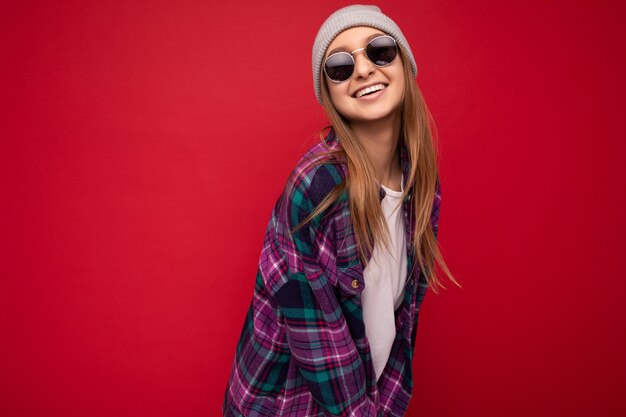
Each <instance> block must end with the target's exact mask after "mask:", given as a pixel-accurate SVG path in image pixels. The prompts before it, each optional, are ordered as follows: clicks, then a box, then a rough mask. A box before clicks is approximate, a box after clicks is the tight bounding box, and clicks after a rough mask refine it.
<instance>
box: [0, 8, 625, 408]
mask: <svg viewBox="0 0 626 417" xmlns="http://www.w3.org/2000/svg"><path fill="white" fill-rule="evenodd" d="M6 3H8V2H5V4H4V5H3V6H2V11H1V13H0V16H1V17H0V23H1V24H0V31H1V33H0V35H1V36H0V45H1V48H2V49H1V51H2V52H1V53H2V55H1V56H2V60H1V61H2V65H1V69H0V71H1V72H2V87H1V91H2V93H1V94H2V101H1V105H2V108H1V112H0V113H1V116H0V117H2V120H1V126H0V129H1V131H0V132H1V133H0V136H1V137H2V139H1V151H0V175H1V177H0V180H1V182H0V184H1V194H0V198H1V200H0V201H1V206H0V207H1V213H0V234H1V236H2V240H1V242H2V246H1V251H0V261H1V263H0V276H1V278H0V279H1V287H0V325H1V332H2V339H1V344H0V378H1V379H0V384H1V387H0V415H2V416H42V415H46V416H87V415H89V416H120V417H121V416H201V415H202V416H205V415H218V414H219V409H220V405H221V400H222V397H223V392H224V389H225V385H226V379H227V377H228V373H229V370H230V365H231V362H232V359H233V355H234V349H235V344H236V341H237V338H238V335H239V332H240V329H241V325H242V323H243V319H244V316H245V312H246V308H247V306H248V303H249V301H250V298H251V295H252V289H253V281H254V276H255V272H256V262H257V259H258V255H259V251H260V248H261V242H262V239H263V234H264V231H265V226H266V224H267V220H268V218H269V214H270V211H271V208H272V206H273V204H274V202H275V200H276V198H277V196H278V194H279V192H280V190H281V188H282V186H283V184H284V181H285V179H286V177H287V175H288V173H289V170H290V169H291V167H292V166H293V165H294V163H295V162H296V161H297V159H298V158H299V157H300V155H301V153H302V152H303V151H304V150H305V149H306V148H307V147H308V146H309V145H310V144H311V143H313V142H315V141H316V140H317V139H316V137H317V132H318V131H319V129H320V128H321V127H322V126H323V125H324V122H325V118H324V115H323V113H322V110H321V107H320V106H319V105H318V104H317V102H316V101H315V98H314V95H313V86H312V82H311V73H310V71H311V68H310V58H311V56H310V54H311V46H312V43H313V39H314V36H315V34H316V32H317V29H318V28H319V25H320V24H321V23H322V22H323V20H324V19H325V18H326V17H327V16H328V15H329V14H330V13H331V12H332V11H333V10H335V9H336V8H338V7H339V6H342V5H344V4H346V2H343V1H342V2H330V1H316V2H314V3H307V4H304V5H300V6H296V5H294V3H292V2H289V1H277V2H272V4H271V5H270V4H265V3H262V2H255V3H246V2H238V1H221V2H210V1H196V2H156V1H134V2H114V1H62V2H61V1H56V2H11V4H10V5H9V4H6ZM619 5H621V2H609V1H603V2H594V1H572V2H554V1H530V2H500V1H495V0H494V1H472V2H467V1H458V0H450V1H439V0H433V1H427V0H423V1H419V2H409V1H404V2H385V3H382V2H381V6H382V8H383V11H385V12H386V13H387V14H388V15H390V16H391V17H392V18H394V19H395V20H396V21H397V22H398V24H399V25H400V27H401V28H402V29H403V31H404V33H405V35H406V37H407V38H408V39H409V42H410V43H411V46H412V48H413V51H414V53H415V57H416V60H417V63H418V67H419V75H418V81H419V83H420V86H421V88H422V90H423V92H424V94H425V97H426V99H427V102H428V103H429V105H430V108H431V110H432V113H433V115H434V118H435V120H436V122H437V124H438V130H439V135H440V142H439V152H440V160H441V162H440V169H441V172H440V177H441V182H442V191H443V206H442V212H441V220H440V232H439V233H440V234H439V240H440V243H441V246H442V248H443V253H444V256H445V258H446V260H447V262H448V265H449V266H450V268H451V269H452V271H453V272H454V273H455V275H456V277H457V278H458V279H459V280H460V281H461V283H462V284H463V287H464V288H463V289H458V288H455V287H450V289H449V290H448V291H444V292H443V293H441V294H440V295H435V294H434V293H432V292H431V293H430V294H429V295H427V298H426V299H425V301H424V307H423V309H422V314H421V315H420V327H419V332H418V340H417V344H416V356H417V357H416V359H415V362H414V369H415V392H414V397H413V400H412V403H411V407H410V411H409V413H408V415H410V416H418V415H419V416H432V417H434V416H528V415H532V416H555V415H562V416H588V415H597V416H609V415H626V414H625V413H626V396H624V389H625V387H626V359H625V355H624V352H625V348H626V340H625V339H626V325H625V320H624V318H625V317H626V314H625V313H626V311H625V310H626V308H625V306H624V305H625V304H626V303H624V295H625V294H626V292H625V289H626V284H625V281H626V280H625V278H626V277H625V274H624V270H625V267H626V265H625V261H624V256H623V254H624V249H626V248H625V245H624V235H625V232H626V227H625V224H624V223H625V222H624V208H625V204H624V203H625V202H624V179H625V178H624V177H625V176H624V171H623V166H624V162H625V158H624V150H625V145H624V139H625V135H624V132H623V128H622V127H621V126H618V125H619V124H620V123H621V121H622V120H623V116H624V110H625V106H624V105H623V99H624V97H625V93H626V91H625V90H626V87H625V84H626V83H625V82H624V74H626V71H625V70H626V68H625V67H626V65H625V56H626V54H625V53H624V43H623V42H624V39H625V38H626V33H625V32H626V30H625V27H626V25H625V23H626V22H625V20H626V19H625V18H624V16H625V13H624V10H623V7H620V6H619Z"/></svg>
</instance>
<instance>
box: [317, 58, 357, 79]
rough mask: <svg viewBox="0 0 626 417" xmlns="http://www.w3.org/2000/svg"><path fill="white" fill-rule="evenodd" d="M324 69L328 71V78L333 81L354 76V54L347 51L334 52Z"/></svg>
mask: <svg viewBox="0 0 626 417" xmlns="http://www.w3.org/2000/svg"><path fill="white" fill-rule="evenodd" d="M324 71H326V75H328V78H330V79H331V80H333V81H346V80H347V79H348V78H350V77H351V76H352V71H354V61H353V60H352V55H350V54H348V53H346V52H338V53H336V54H332V55H331V56H329V57H328V59H327V60H326V64H325V65H324Z"/></svg>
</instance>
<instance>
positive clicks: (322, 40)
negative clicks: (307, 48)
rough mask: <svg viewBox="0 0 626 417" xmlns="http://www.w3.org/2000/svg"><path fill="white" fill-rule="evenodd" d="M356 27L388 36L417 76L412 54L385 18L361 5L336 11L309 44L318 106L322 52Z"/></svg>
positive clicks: (376, 8) (390, 21)
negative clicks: (311, 52)
mask: <svg viewBox="0 0 626 417" xmlns="http://www.w3.org/2000/svg"><path fill="white" fill-rule="evenodd" d="M356 26H369V27H373V28H376V29H380V30H382V31H383V32H385V33H386V34H388V35H390V36H392V37H393V38H394V39H395V40H396V42H397V43H398V44H399V45H400V47H401V48H402V49H403V50H404V52H405V53H406V55H407V57H408V58H409V62H410V64H411V69H412V71H413V75H414V76H417V64H415V59H414V58H413V53H412V52H411V48H410V47H409V43H408V42H407V41H406V38H405V37H404V35H403V34H402V31H401V30H400V28H399V27H398V25H397V24H396V23H395V22H394V21H393V20H391V19H390V18H389V17H387V16H385V15H384V14H383V12H381V11H380V9H379V8H378V7H376V6H366V5H362V4H355V5H352V6H347V7H344V8H342V9H339V10H337V11H336V12H334V13H333V14H331V15H330V16H329V17H328V19H326V21H325V22H324V24H323V25H322V27H321V28H320V30H319V32H317V36H316V37H315V42H314V43H313V86H314V87H315V96H316V97H317V101H319V102H320V104H321V103H322V93H321V89H320V81H321V80H320V75H321V71H322V61H323V60H324V54H325V53H326V49H328V45H330V43H331V42H332V41H333V39H335V37H336V36H337V35H339V34H340V33H341V32H343V31H344V30H346V29H349V28H353V27H356Z"/></svg>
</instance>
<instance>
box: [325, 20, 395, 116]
mask: <svg viewBox="0 0 626 417" xmlns="http://www.w3.org/2000/svg"><path fill="white" fill-rule="evenodd" d="M384 34H385V33H383V32H381V31H380V30H378V29H374V28H370V27H364V26H360V27H355V28H350V29H347V30H345V31H343V32H341V33H340V34H339V35H338V36H337V37H336V38H335V39H333V41H332V42H331V43H330V45H329V46H328V49H327V50H326V54H325V55H324V60H325V59H326V58H327V57H328V56H329V55H330V54H331V53H333V52H337V51H345V52H348V53H350V52H352V51H354V50H356V49H359V48H365V46H366V45H367V43H368V42H369V41H370V40H372V39H373V38H375V37H376V36H378V35H384ZM353 58H354V62H355V68H354V72H353V74H352V77H351V78H350V79H349V80H347V81H344V82H342V83H335V82H333V81H331V80H330V79H328V77H326V75H325V74H324V77H326V80H325V81H326V85H327V86H328V92H329V94H330V98H331V99H332V101H333V104H334V105H335V108H336V109H337V111H338V112H339V113H340V114H341V115H342V116H344V117H345V118H346V119H348V120H349V121H350V122H367V121H375V120H380V119H383V118H386V117H388V116H390V115H393V114H394V113H396V112H399V111H400V108H401V105H402V100H403V96H404V82H405V80H404V71H403V64H402V59H401V58H400V54H399V53H398V56H396V58H395V59H394V60H393V62H392V63H391V64H390V65H388V66H386V67H377V66H375V65H374V64H372V62H371V61H370V60H369V59H368V58H367V56H366V55H365V51H358V52H356V53H355V54H353ZM377 85H382V86H383V88H382V89H381V90H379V91H376V92H373V93H370V94H365V95H360V94H359V92H360V91H362V90H363V89H364V88H366V87H371V86H377Z"/></svg>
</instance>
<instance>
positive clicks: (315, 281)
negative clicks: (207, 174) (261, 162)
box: [274, 167, 379, 417]
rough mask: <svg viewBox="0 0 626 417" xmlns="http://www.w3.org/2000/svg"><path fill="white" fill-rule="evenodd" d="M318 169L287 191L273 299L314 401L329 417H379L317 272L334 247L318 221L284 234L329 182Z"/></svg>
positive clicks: (348, 336) (360, 364)
mask: <svg viewBox="0 0 626 417" xmlns="http://www.w3.org/2000/svg"><path fill="white" fill-rule="evenodd" d="M324 170H325V168H323V167H322V168H320V169H318V170H317V171H316V173H315V174H311V175H313V177H312V178H308V177H306V176H305V177H302V178H299V179H296V180H294V181H293V182H292V183H291V186H289V187H287V190H288V192H287V193H286V194H285V195H284V200H283V204H282V207H281V210H279V212H278V213H277V214H278V216H277V222H278V223H280V224H277V225H276V226H277V231H278V232H279V233H278V234H277V242H278V244H279V246H280V250H281V252H282V254H283V256H284V257H285V258H286V259H287V265H288V266H287V271H286V274H285V277H284V281H283V282H282V284H281V285H280V287H279V288H278V289H277V291H276V292H275V294H274V298H275V300H276V301H277V303H278V305H279V310H280V313H281V314H282V315H283V317H284V323H285V328H286V333H287V339H288V343H289V348H290V350H291V354H292V357H293V359H294V360H295V361H296V363H297V366H298V369H299V371H300V374H301V375H302V378H303V379H304V381H305V383H306V385H307V387H308V388H309V390H310V392H311V394H312V395H313V397H314V398H315V400H316V401H317V402H318V403H319V404H320V405H321V407H322V408H323V409H324V410H325V411H326V412H327V413H329V414H331V415H336V416H372V417H374V416H378V415H379V412H378V407H377V404H375V403H374V402H373V401H372V400H371V398H370V397H369V396H368V395H367V390H366V375H365V368H364V364H363V361H362V359H361V356H360V354H359V352H358V350H357V348H356V346H355V343H354V340H353V337H352V335H351V333H350V330H349V328H348V325H347V322H346V319H345V317H344V315H343V313H342V310H341V307H340V305H339V303H338V301H337V298H336V296H335V292H334V288H333V284H332V283H330V282H329V277H328V276H327V275H326V274H325V272H324V271H325V270H326V269H327V268H322V265H327V262H331V261H333V260H334V259H333V258H332V256H331V255H329V252H328V251H329V250H330V249H331V248H332V247H333V244H334V242H331V241H329V237H328V235H327V234H325V233H323V232H322V228H321V227H320V220H319V219H313V220H312V221H310V222H309V223H307V224H306V225H304V226H303V227H301V228H300V229H299V230H297V231H296V232H295V233H293V234H290V233H289V231H290V230H292V229H293V228H294V227H295V226H296V225H298V224H299V223H300V222H301V221H302V220H303V219H304V218H306V217H307V216H308V214H309V213H311V211H312V210H313V209H314V208H315V206H316V204H317V203H318V202H319V200H320V195H319V191H320V190H323V189H324V188H325V187H324V178H329V177H328V176H327V175H324V172H325V171H324ZM320 182H321V183H322V185H321V186H320ZM326 188H327V187H326Z"/></svg>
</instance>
